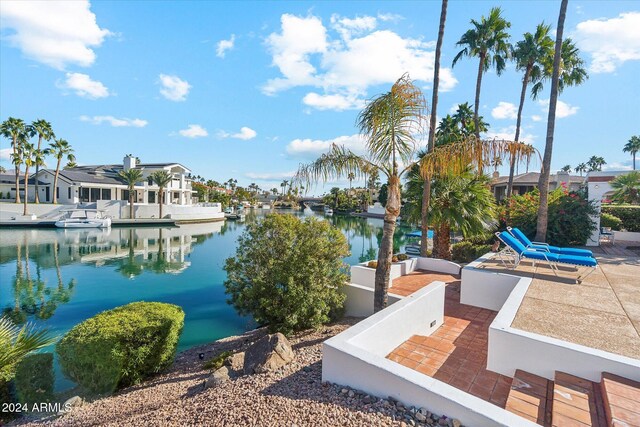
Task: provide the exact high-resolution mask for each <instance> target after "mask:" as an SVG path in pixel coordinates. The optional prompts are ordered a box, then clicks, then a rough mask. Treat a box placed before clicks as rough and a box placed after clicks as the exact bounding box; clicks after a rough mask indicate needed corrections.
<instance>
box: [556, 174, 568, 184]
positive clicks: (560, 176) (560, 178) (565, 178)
mask: <svg viewBox="0 0 640 427" xmlns="http://www.w3.org/2000/svg"><path fill="white" fill-rule="evenodd" d="M556 178H557V180H558V185H561V184H562V183H563V182H564V183H565V184H567V185H568V184H569V172H565V171H558V174H557V175H556Z"/></svg>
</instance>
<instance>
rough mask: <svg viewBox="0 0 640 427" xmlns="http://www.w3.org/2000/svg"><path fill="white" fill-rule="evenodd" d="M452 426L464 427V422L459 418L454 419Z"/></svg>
mask: <svg viewBox="0 0 640 427" xmlns="http://www.w3.org/2000/svg"><path fill="white" fill-rule="evenodd" d="M452 424H453V427H462V422H461V421H460V420H459V419H457V418H454V419H453V422H452Z"/></svg>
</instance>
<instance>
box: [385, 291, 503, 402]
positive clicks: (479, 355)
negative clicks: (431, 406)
mask: <svg viewBox="0 0 640 427" xmlns="http://www.w3.org/2000/svg"><path fill="white" fill-rule="evenodd" d="M495 316H496V312H495V311H491V310H486V309H482V308H478V307H472V306H469V305H464V304H460V284H459V282H453V283H449V284H448V285H447V287H446V289H445V307H444V324H443V325H442V326H441V327H440V328H438V330H437V331H436V332H434V333H433V334H432V335H431V336H421V335H414V336H412V337H411V338H409V339H408V340H407V341H405V342H404V343H402V344H401V345H400V346H398V347H397V348H396V349H394V350H393V351H392V352H391V353H389V355H387V358H388V359H390V360H393V361H395V362H398V363H400V364H402V365H404V366H406V367H408V368H411V369H415V370H417V371H418V372H421V373H423V374H426V375H429V376H431V377H433V378H436V379H438V380H440V381H443V382H446V383H448V384H450V385H452V386H454V387H456V388H458V389H460V390H463V391H466V392H469V393H471V394H473V395H475V396H477V397H479V398H481V399H484V400H486V401H489V402H491V403H493V404H495V405H498V406H500V407H502V408H504V406H505V404H506V401H507V396H508V394H509V389H510V386H511V378H509V377H506V376H504V375H499V374H497V373H495V372H492V371H489V370H487V369H486V368H485V367H486V364H487V340H488V329H489V325H490V324H491V322H492V321H493V319H494V317H495Z"/></svg>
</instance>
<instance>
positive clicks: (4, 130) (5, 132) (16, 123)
mask: <svg viewBox="0 0 640 427" xmlns="http://www.w3.org/2000/svg"><path fill="white" fill-rule="evenodd" d="M0 133H1V134H2V136H4V137H5V138H7V139H10V140H11V148H13V154H12V156H11V157H12V160H13V164H14V165H15V166H16V168H15V177H16V203H20V190H19V188H20V186H19V184H20V164H21V163H22V162H20V161H19V159H20V155H19V154H20V153H19V150H20V146H19V144H20V141H21V140H23V139H25V138H24V135H25V133H26V126H25V124H24V120H22V119H16V118H15V117H9V118H8V119H7V120H5V121H4V122H2V125H0Z"/></svg>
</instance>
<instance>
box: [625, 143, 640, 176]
mask: <svg viewBox="0 0 640 427" xmlns="http://www.w3.org/2000/svg"><path fill="white" fill-rule="evenodd" d="M638 151H640V136H637V135H634V136H632V137H631V139H629V142H627V143H626V144H625V146H624V148H623V149H622V152H623V153H631V155H632V156H633V170H636V154H637V153H638Z"/></svg>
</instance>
